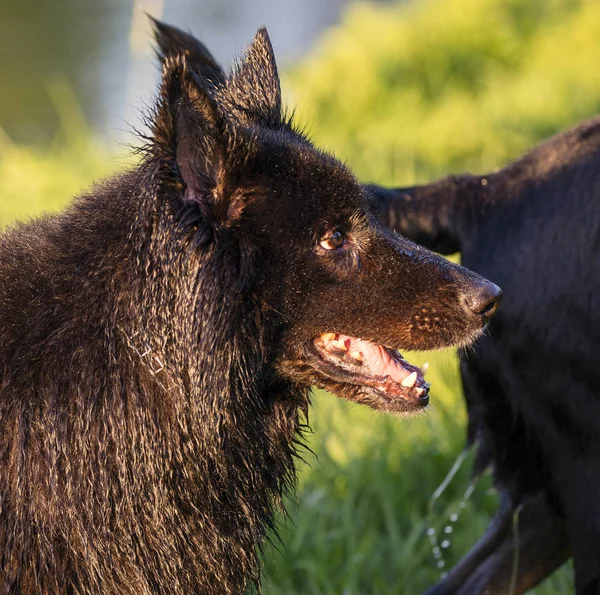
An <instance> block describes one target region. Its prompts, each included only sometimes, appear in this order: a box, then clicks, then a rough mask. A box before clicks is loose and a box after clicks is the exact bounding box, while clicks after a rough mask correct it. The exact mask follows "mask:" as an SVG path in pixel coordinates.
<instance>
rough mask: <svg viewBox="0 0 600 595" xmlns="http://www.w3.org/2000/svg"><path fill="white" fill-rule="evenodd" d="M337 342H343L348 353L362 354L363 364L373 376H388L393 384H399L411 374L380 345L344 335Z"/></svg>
mask: <svg viewBox="0 0 600 595" xmlns="http://www.w3.org/2000/svg"><path fill="white" fill-rule="evenodd" d="M339 340H340V341H343V343H344V345H345V346H346V348H347V349H348V350H349V351H350V352H357V351H358V352H360V353H362V355H363V358H364V361H365V363H367V365H368V366H369V369H370V370H371V372H373V374H374V375H375V376H389V377H390V378H391V379H392V380H393V381H394V382H398V383H400V382H402V381H403V380H404V379H405V378H406V377H408V376H410V374H411V372H410V371H409V370H407V369H406V368H405V367H404V366H403V365H402V364H401V363H400V362H399V361H397V360H396V359H394V358H392V356H391V355H390V353H391V352H390V351H389V350H388V349H387V348H385V347H383V346H382V345H377V344H376V343H371V341H365V340H363V339H355V338H353V337H347V336H344V335H340V339H339ZM348 342H349V343H348Z"/></svg>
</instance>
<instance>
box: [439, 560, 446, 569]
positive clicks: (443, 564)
mask: <svg viewBox="0 0 600 595" xmlns="http://www.w3.org/2000/svg"><path fill="white" fill-rule="evenodd" d="M444 566H446V562H444V561H443V560H440V561H439V562H438V563H437V567H438V568H444Z"/></svg>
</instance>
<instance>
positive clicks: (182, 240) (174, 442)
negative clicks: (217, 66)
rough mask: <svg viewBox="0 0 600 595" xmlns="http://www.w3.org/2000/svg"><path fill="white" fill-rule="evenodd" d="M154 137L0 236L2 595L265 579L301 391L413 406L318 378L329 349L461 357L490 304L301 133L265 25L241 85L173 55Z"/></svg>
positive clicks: (238, 75)
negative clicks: (349, 337) (347, 337)
mask: <svg viewBox="0 0 600 595" xmlns="http://www.w3.org/2000/svg"><path fill="white" fill-rule="evenodd" d="M221 76H222V78H220V77H221ZM151 129H152V134H151V136H150V138H149V139H148V146H147V148H146V153H145V156H144V157H143V159H142V160H141V163H140V164H139V166H138V167H137V168H135V169H134V170H133V171H131V172H130V173H127V174H125V175H122V176H120V177H117V178H115V179H113V180H111V181H108V182H105V183H103V184H100V185H98V186H96V187H94V188H93V189H92V190H91V191H90V192H89V193H86V194H84V195H83V196H81V197H79V198H78V199H76V200H75V201H74V203H73V204H72V205H71V206H70V207H69V208H68V209H67V210H66V211H64V212H63V213H61V214H58V215H55V216H48V217H44V218H41V219H38V220H35V221H32V222H29V223H26V224H19V225H16V226H14V227H12V228H11V229H9V230H8V231H7V232H5V233H4V234H3V235H2V236H0V591H2V592H4V593H10V594H17V593H23V594H32V593H57V594H58V593H61V594H62V593H73V594H74V593H81V594H84V593H86V594H92V593H93V594H100V593H102V594H103V595H108V594H115V595H116V594H119V595H123V594H128V593H129V594H136V595H139V594H144V593H185V594H190V593H210V594H217V593H225V594H230V593H241V592H242V591H243V590H244V588H245V587H246V586H247V585H248V584H254V585H255V586H256V587H259V585H260V568H259V560H258V548H259V547H260V544H261V543H262V541H263V539H264V537H265V535H266V533H267V531H269V530H270V529H272V528H273V526H274V514H275V512H276V511H277V510H278V509H280V508H281V501H282V495H283V493H284V492H285V491H286V490H287V489H290V488H292V486H293V484H294V455H295V451H296V445H297V440H298V436H299V433H300V431H301V427H302V425H301V421H300V414H301V413H302V412H306V410H307V407H308V403H309V401H308V387H309V386H310V385H312V384H317V385H319V386H323V387H325V388H329V389H336V390H337V391H338V393H339V394H340V396H343V397H346V398H349V399H353V400H355V401H359V402H364V403H367V404H369V405H371V406H372V407H374V408H377V409H389V410H394V411H401V410H403V409H404V407H405V406H406V405H405V403H403V402H402V400H397V401H389V400H386V399H385V398H384V397H380V398H374V397H373V395H371V394H370V393H367V392H364V391H361V390H360V389H359V388H357V387H356V386H353V385H349V384H344V383H341V382H335V381H333V380H331V379H328V378H327V377H325V376H323V375H322V374H319V373H318V372H317V371H316V370H315V368H314V367H312V366H311V365H310V362H311V361H312V360H311V357H312V358H313V359H314V356H313V354H312V352H311V351H310V346H311V345H312V342H313V340H314V338H315V337H316V336H318V335H319V334H320V333H322V332H325V331H327V332H334V333H335V332H340V333H352V334H353V335H356V336H359V337H363V338H365V339H370V340H373V341H375V340H376V341H379V342H382V343H385V344H387V345H392V346H395V347H400V348H434V347H439V346H443V345H449V344H454V343H457V342H466V341H469V340H471V339H472V338H473V337H475V336H476V335H477V334H478V333H479V332H480V330H481V328H482V325H483V324H485V322H486V321H487V318H488V316H487V315H486V314H485V313H484V312H483V310H482V309H481V308H479V307H474V305H473V304H475V305H476V306H477V305H478V304H480V302H481V300H482V299H483V301H484V302H486V301H487V302H489V300H492V301H493V300H495V299H496V298H497V293H498V292H497V288H495V286H493V285H491V284H490V283H488V282H486V281H485V280H484V279H482V278H481V277H478V276H477V275H474V274H472V273H470V272H468V271H466V270H465V269H463V268H461V267H458V266H455V265H452V264H448V263H446V262H445V261H444V260H442V259H440V258H439V257H437V256H435V255H433V254H432V253H430V252H427V251H426V250H423V249H421V248H418V247H417V246H416V245H414V244H412V243H411V242H409V241H407V240H403V239H401V238H397V237H394V236H393V235H391V234H389V233H388V232H386V231H385V230H384V229H383V228H382V227H381V226H379V224H377V222H376V221H375V220H374V218H373V217H372V216H371V213H370V211H369V209H368V205H367V200H366V196H365V194H364V192H363V189H362V188H361V186H360V185H359V184H358V183H357V182H356V180H355V179H354V178H353V177H352V175H351V174H350V172H349V171H348V170H347V169H346V168H345V167H344V166H342V165H341V164H340V163H339V162H338V161H336V160H335V159H334V158H333V157H331V156H329V155H327V154H324V153H322V152H320V151H318V150H317V149H315V148H314V147H313V146H312V145H311V144H310V142H309V141H308V140H307V139H306V138H305V137H304V136H303V135H302V134H301V133H299V132H297V131H295V130H294V128H293V126H292V124H291V122H290V121H289V120H288V119H286V118H285V117H284V116H283V115H282V109H281V95H280V91H279V79H278V77H277V71H276V66H275V62H274V59H273V55H272V50H271V46H270V44H269V41H268V37H267V34H266V31H264V30H261V31H259V33H258V35H257V37H256V39H255V40H254V42H253V44H252V46H251V47H250V49H249V50H248V53H247V55H246V57H245V59H244V61H243V62H242V63H241V64H240V65H239V67H238V68H237V69H236V70H235V72H234V73H233V74H232V75H231V76H229V77H226V76H225V75H219V76H218V80H217V79H214V78H213V80H209V79H208V78H206V77H205V78H203V77H202V76H201V73H199V72H198V71H197V70H196V69H195V68H194V63H193V60H192V59H188V58H186V57H185V55H184V54H182V53H176V54H175V55H169V56H167V57H165V59H164V68H163V77H162V84H161V90H160V96H159V99H158V102H157V107H156V110H155V114H154V115H153V117H152V119H151ZM338 227H339V228H340V229H342V228H343V229H344V233H345V234H346V236H345V237H346V238H347V242H346V244H345V247H344V249H343V250H338V251H334V250H324V249H323V248H322V247H320V243H319V242H320V238H322V237H323V234H326V233H328V230H331V229H337V228H338ZM424 311H427V315H428V317H430V320H429V322H425V321H424V319H423V316H424V314H423V312H424Z"/></svg>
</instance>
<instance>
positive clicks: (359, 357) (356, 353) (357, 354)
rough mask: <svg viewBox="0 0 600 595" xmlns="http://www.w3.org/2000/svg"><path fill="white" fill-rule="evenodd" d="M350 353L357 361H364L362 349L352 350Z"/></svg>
mask: <svg viewBox="0 0 600 595" xmlns="http://www.w3.org/2000/svg"><path fill="white" fill-rule="evenodd" d="M350 355H351V356H352V357H353V358H354V359H355V360H357V361H359V362H361V363H362V362H363V354H362V352H361V351H351V352H350Z"/></svg>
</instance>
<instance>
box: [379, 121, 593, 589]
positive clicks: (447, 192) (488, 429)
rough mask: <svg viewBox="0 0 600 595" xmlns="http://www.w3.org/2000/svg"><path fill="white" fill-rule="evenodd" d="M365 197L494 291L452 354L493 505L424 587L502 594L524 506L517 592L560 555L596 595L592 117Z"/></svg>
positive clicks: (543, 573) (579, 581)
mask: <svg viewBox="0 0 600 595" xmlns="http://www.w3.org/2000/svg"><path fill="white" fill-rule="evenodd" d="M371 191H372V194H373V200H374V203H375V204H376V206H377V208H378V210H379V213H380V215H381V219H382V221H384V222H385V223H386V224H388V225H389V226H391V227H393V228H394V229H397V230H398V231H399V232H401V233H403V234H406V235H407V236H409V237H411V238H412V239H414V240H417V241H419V242H421V243H422V244H423V245H424V246H427V247H429V248H432V249H434V250H438V251H441V252H444V253H451V252H456V251H460V252H462V260H463V264H464V265H466V266H468V267H469V268H471V269H473V270H475V271H477V272H479V273H481V274H483V275H485V276H486V277H488V278H490V279H493V280H494V281H495V282H497V283H499V284H501V285H502V287H503V290H504V295H505V299H504V302H503V305H502V309H501V311H500V314H499V315H498V317H496V318H495V319H494V320H493V321H492V324H491V325H490V333H489V336H486V337H485V338H484V339H482V340H481V341H480V342H479V343H478V345H477V348H476V350H475V351H474V352H471V351H470V352H469V353H468V354H466V353H465V352H463V353H461V370H462V377H463V384H464V389H465V397H466V400H467V406H468V410H469V434H468V442H469V443H473V442H475V443H477V459H476V465H475V467H476V468H475V472H476V473H480V472H481V471H482V470H483V469H484V468H486V467H487V466H489V465H491V466H492V467H493V471H494V478H495V482H496V485H497V486H498V487H499V488H500V490H501V491H502V492H503V498H504V505H503V506H502V508H501V511H500V512H499V514H498V518H497V519H496V523H495V526H494V528H492V529H491V530H490V531H489V532H488V534H487V535H486V536H485V537H484V538H483V540H482V541H481V542H480V543H479V544H478V545H477V546H476V548H475V549H474V550H473V551H472V552H471V554H469V556H468V557H467V558H465V560H463V562H461V564H459V566H458V567H457V568H456V569H455V570H454V571H453V572H452V573H450V575H449V576H448V578H447V579H446V580H444V581H442V583H440V584H439V585H438V586H436V587H434V588H433V589H431V591H428V593H430V594H431V595H433V594H435V595H441V594H460V595H467V594H468V595H475V594H479V593H482V592H484V591H485V592H486V593H490V594H500V593H506V592H508V585H509V581H510V578H511V573H512V564H513V554H514V539H513V535H512V529H511V527H512V517H513V511H514V510H516V509H517V508H518V507H521V506H522V510H521V512H520V515H519V520H518V522H519V542H520V544H519V545H520V559H519V564H518V575H517V579H518V580H517V589H516V591H515V593H522V592H523V591H525V590H527V589H529V588H531V587H533V586H534V585H535V584H536V583H538V582H539V581H541V580H542V579H543V578H545V577H546V576H547V575H548V574H549V573H551V572H552V571H553V570H554V569H555V568H556V567H557V566H559V565H560V564H561V563H562V562H563V561H565V560H566V559H567V558H568V557H569V556H573V560H574V566H575V577H576V587H577V593H579V594H582V595H583V594H586V595H587V594H590V593H598V592H600V515H599V513H598V510H597V508H598V494H599V493H600V366H599V365H598V356H599V354H600V275H599V274H598V271H600V252H599V250H598V247H599V245H600V120H592V121H589V122H586V123H584V124H582V125H580V126H578V127H577V128H575V129H573V130H570V131H568V132H565V133H563V134H561V135H559V136H556V137H554V138H553V139H551V140H550V141H548V142H546V143H544V144H542V145H540V146H538V147H537V148H535V149H534V150H533V151H532V152H531V153H530V154H529V155H527V156H526V157H524V158H523V159H520V160H518V161H516V162H515V163H513V164H511V165H509V166H508V167H506V168H505V169H503V170H501V171H499V172H497V173H493V174H490V175H484V176H471V175H464V176H458V177H449V178H445V179H443V180H440V181H438V182H434V183H433V184H429V185H426V186H421V187H415V188H405V189H396V190H385V189H383V188H379V187H376V186H373V187H371ZM486 589H487V590H486Z"/></svg>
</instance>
